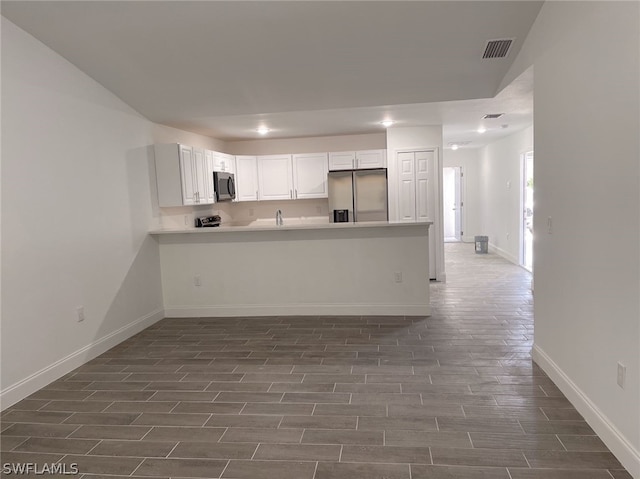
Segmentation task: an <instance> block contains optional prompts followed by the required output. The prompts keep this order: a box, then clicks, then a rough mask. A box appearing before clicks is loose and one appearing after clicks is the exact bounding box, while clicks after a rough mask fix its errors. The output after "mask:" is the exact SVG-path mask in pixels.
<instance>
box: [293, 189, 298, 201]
mask: <svg viewBox="0 0 640 479" xmlns="http://www.w3.org/2000/svg"><path fill="white" fill-rule="evenodd" d="M294 191H295V194H296V199H298V190H294Z"/></svg>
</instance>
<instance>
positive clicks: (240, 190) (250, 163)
mask: <svg viewBox="0 0 640 479" xmlns="http://www.w3.org/2000/svg"><path fill="white" fill-rule="evenodd" d="M236 201H258V159H257V158H256V157H255V156H236Z"/></svg>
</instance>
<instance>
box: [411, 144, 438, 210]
mask: <svg viewBox="0 0 640 479" xmlns="http://www.w3.org/2000/svg"><path fill="white" fill-rule="evenodd" d="M415 158H416V160H415V161H416V164H415V165H416V166H415V168H416V220H417V221H433V219H434V215H433V209H434V201H433V200H432V198H431V195H432V193H433V187H432V186H431V184H430V182H431V176H432V173H431V170H432V169H433V167H434V158H433V152H431V151H417V152H416V153H415Z"/></svg>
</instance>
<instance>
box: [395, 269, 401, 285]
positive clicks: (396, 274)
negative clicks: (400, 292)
mask: <svg viewBox="0 0 640 479" xmlns="http://www.w3.org/2000/svg"><path fill="white" fill-rule="evenodd" d="M393 280H394V281H395V282H396V283H402V271H396V272H395V273H393Z"/></svg>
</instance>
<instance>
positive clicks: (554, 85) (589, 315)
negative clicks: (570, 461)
mask: <svg viewBox="0 0 640 479" xmlns="http://www.w3.org/2000/svg"><path fill="white" fill-rule="evenodd" d="M639 19H640V11H639V4H638V3H637V2H546V3H545V4H544V5H543V7H542V9H541V11H540V15H539V16H538V18H537V20H536V22H535V24H534V26H533V28H532V29H531V32H530V34H529V37H528V38H527V40H526V42H525V45H524V46H523V50H522V53H521V55H520V56H522V60H519V61H517V62H516V63H515V67H514V68H519V69H523V68H526V67H527V66H528V65H527V63H529V64H530V63H531V62H533V65H534V109H535V118H534V126H535V160H534V161H535V193H534V194H535V197H534V200H535V219H534V222H535V223H534V233H535V241H534V274H535V284H536V291H535V308H534V312H535V346H534V354H535V358H536V360H537V361H538V362H539V364H540V365H541V366H542V367H543V368H544V369H545V371H547V372H548V373H549V374H550V376H551V377H552V378H553V379H554V381H556V382H557V384H558V385H559V387H560V388H561V389H562V390H563V391H564V392H565V394H567V396H568V397H569V399H570V400H571V401H572V402H573V403H574V405H576V407H577V408H578V410H579V411H580V412H581V413H582V414H583V415H584V416H585V418H586V419H587V420H588V421H589V422H590V424H591V425H592V427H594V429H595V430H596V432H598V434H599V435H600V437H601V438H602V439H603V440H604V441H605V443H606V444H607V445H608V446H609V448H610V449H611V450H612V451H613V452H614V453H615V454H616V455H617V457H618V458H619V459H620V460H621V461H622V463H623V464H624V465H625V467H627V468H628V470H629V471H630V472H631V474H632V475H633V477H635V478H640V406H639V405H640V386H639V383H640V302H639V299H638V298H639V296H640V294H639V292H640V250H639V248H638V245H639V244H640V201H639V192H640V184H639V176H640V164H639V158H640V145H639V143H638V131H640V111H639V104H640V96H639V88H638V85H639V84H640V75H639V58H640V51H639V50H640V33H639V30H640V28H639ZM517 74H518V71H512V72H511V73H510V76H511V77H514V76H517ZM547 217H551V218H552V221H553V230H552V234H547V232H546V230H547V225H546V222H547ZM618 361H621V362H622V363H624V364H625V365H626V366H627V385H626V387H625V389H621V388H619V387H618V386H617V385H616V363H617V362H618Z"/></svg>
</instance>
